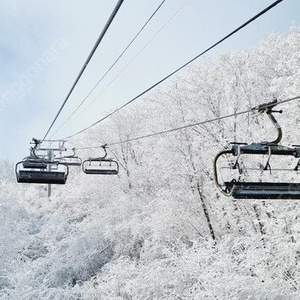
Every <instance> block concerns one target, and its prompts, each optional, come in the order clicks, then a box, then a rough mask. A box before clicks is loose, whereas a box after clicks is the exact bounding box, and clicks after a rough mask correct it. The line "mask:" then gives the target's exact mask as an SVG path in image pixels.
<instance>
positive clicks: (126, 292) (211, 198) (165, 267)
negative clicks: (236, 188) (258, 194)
mask: <svg viewBox="0 0 300 300" xmlns="http://www.w3.org/2000/svg"><path fill="white" fill-rule="evenodd" d="M299 45H300V29H299V28H297V27H292V28H291V30H290V32H289V33H288V34H285V35H284V34H272V35H270V36H269V37H268V38H267V39H266V40H264V41H262V42H261V43H259V44H257V45H255V46H254V47H253V48H251V49H248V50H247V51H243V52H240V53H224V54H222V55H219V56H218V57H217V58H214V59H208V58H204V59H200V60H198V61H197V62H196V63H193V64H192V65H190V66H188V67H187V68H186V69H185V72H184V73H182V74H181V75H177V76H176V77H172V79H170V80H168V82H167V83H165V84H163V85H161V86H160V87H158V88H156V89H154V90H153V91H151V92H150V93H148V94H147V95H146V96H144V97H143V99H141V100H139V101H137V102H135V103H134V104H132V105H130V106H128V107H126V109H123V110H121V111H119V112H118V113H117V114H115V115H113V116H112V117H111V118H110V119H108V120H106V121H105V122H103V123H101V125H100V126H98V127H94V128H93V129H92V130H90V131H87V133H86V134H84V135H83V136H80V138H78V140H73V141H72V142H73V143H74V144H76V145H77V146H78V147H87V146H94V145H103V144H104V143H108V144H109V143H117V142H120V141H124V140H128V139H132V138H135V137H138V136H142V135H147V134H151V133H155V132H160V131H163V130H166V129H172V128H176V127H181V126H184V125H188V124H192V123H197V122H201V121H204V120H208V119H213V118H218V117H220V116H223V115H227V114H233V113H236V112H239V111H243V110H247V109H250V108H252V107H254V106H257V105H259V104H262V103H266V102H270V101H272V100H274V99H275V98H276V99H278V100H285V99H289V98H292V97H296V96H300V47H299ZM278 109H282V110H283V113H282V114H280V115H276V118H277V119H278V121H279V123H280V124H281V126H282V128H283V139H282V144H283V145H287V146H290V145H293V144H298V145H299V144H300V134H299V129H300V101H299V100H296V101H292V102H289V103H286V104H282V105H280V107H279V106H278ZM274 136H276V131H275V129H274V127H273V126H272V124H271V123H270V121H269V119H268V118H267V117H266V116H265V115H261V114H257V113H248V114H244V115H240V116H239V115H237V116H235V117H233V118H228V119H224V120H218V121H216V122H211V123H207V124H203V125H199V126H194V127H190V128H186V129H183V130H178V131H174V132H170V133H167V134H161V135H157V136H153V137H151V138H144V139H140V140H136V141H132V142H126V143H119V144H116V145H114V146H110V148H108V153H109V156H110V157H113V158H114V159H116V160H117V161H118V162H119V165H120V172H119V174H118V175H117V176H96V175H86V174H84V173H83V172H82V170H81V168H80V167H73V168H72V169H71V170H70V174H69V177H68V181H67V183H66V184H65V185H53V188H52V196H51V197H50V198H49V199H47V190H46V186H45V185H29V184H17V183H16V179H15V174H14V164H15V162H8V161H5V160H1V162H0V166H1V167H0V174H1V177H0V187H1V188H0V220H1V224H0V230H1V235H0V266H1V267H0V299H26V300H27V299H74V300H75V299H126V300H130V299H174V300H175V299H176V300H177V299H178V300H179V299H201V300H202V299H253V300H254V299H277V300H279V299H300V221H299V218H300V213H299V212H298V209H300V203H299V201H297V200H276V201H274V200H273V201H272V200H249V199H248V200H234V199H232V198H231V197H225V196H224V195H222V194H221V193H220V192H219V190H218V189H217V188H216V186H215V184H214V180H213V160H214V157H215V156H216V154H217V153H218V152H219V151H221V150H223V149H226V148H227V149H228V147H229V143H230V142H233V141H238V142H247V143H252V142H260V141H266V140H267V141H268V140H273V138H274ZM101 151H102V149H101V148H99V149H87V150H81V151H78V153H77V154H78V155H79V156H81V157H85V158H86V157H90V156H101V155H102V154H103V153H102V152H101ZM20 159H21V158H20ZM298 175H299V172H295V175H294V176H295V177H296V176H298ZM293 179H294V181H295V182H299V179H298V178H293Z"/></svg>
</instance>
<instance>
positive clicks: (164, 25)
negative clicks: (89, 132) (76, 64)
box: [71, 0, 189, 124]
mask: <svg viewBox="0 0 300 300" xmlns="http://www.w3.org/2000/svg"><path fill="white" fill-rule="evenodd" d="M188 1H189V0H186V1H185V2H184V3H182V4H181V6H180V7H179V8H178V9H177V10H176V11H175V12H174V13H173V15H172V16H171V17H170V18H169V19H168V20H167V21H166V22H165V23H164V24H163V26H162V27H161V28H160V29H159V30H158V31H157V32H156V33H155V34H154V35H153V36H152V38H151V39H150V40H149V41H148V42H147V43H146V45H145V46H144V47H143V48H142V49H141V50H140V51H139V52H138V53H137V54H136V55H135V56H134V57H133V58H132V59H131V60H130V61H129V63H128V64H127V65H126V66H125V67H124V68H123V69H122V70H121V71H120V72H119V73H118V74H117V75H116V76H115V77H114V78H113V79H112V80H111V81H110V82H109V83H108V84H107V85H106V86H105V87H104V89H103V90H102V91H101V92H100V93H99V94H98V95H97V96H96V97H95V98H94V99H93V101H92V102H91V103H89V105H87V106H86V107H85V109H84V110H83V111H82V112H81V113H80V114H79V115H78V116H77V117H76V118H75V119H74V120H73V121H72V122H71V124H72V123H73V122H74V121H75V120H77V119H78V117H79V116H80V115H81V114H83V113H84V112H85V111H86V110H87V109H88V108H89V107H90V106H91V105H92V104H93V103H94V102H95V101H96V100H97V98H98V97H100V96H101V95H102V94H103V93H104V92H105V91H106V90H107V88H108V87H109V86H110V85H111V84H112V83H113V82H114V81H115V80H116V79H117V78H118V77H119V76H120V75H121V74H122V73H123V72H124V71H125V70H126V69H127V68H128V67H129V66H130V65H131V64H132V62H133V61H134V60H135V59H136V58H137V57H138V56H139V55H140V54H141V53H142V52H143V51H144V50H145V49H146V48H147V47H148V46H149V44H150V43H151V42H152V41H153V40H154V38H155V37H156V36H157V35H158V34H159V33H160V32H161V31H162V30H163V29H164V28H165V27H166V26H167V24H168V23H169V22H170V21H171V20H172V19H173V18H174V17H175V15H176V14H177V13H178V12H179V11H180V10H181V9H182V8H183V6H184V5H185V4H186V3H187V2H188Z"/></svg>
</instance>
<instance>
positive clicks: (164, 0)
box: [51, 0, 166, 137]
mask: <svg viewBox="0 0 300 300" xmlns="http://www.w3.org/2000/svg"><path fill="white" fill-rule="evenodd" d="M165 2H166V0H163V1H162V2H161V3H160V4H159V6H158V7H157V8H156V9H155V11H154V12H153V13H152V15H151V16H150V17H149V18H148V20H147V21H146V23H145V24H144V25H143V26H142V27H141V29H140V30H139V31H138V33H137V34H136V35H135V36H134V38H133V39H132V40H131V41H130V43H129V44H128V45H127V46H126V48H125V49H124V50H123V51H122V53H121V54H120V55H119V56H118V57H117V59H116V60H115V61H114V63H113V64H112V65H111V66H110V67H109V69H108V70H107V71H106V72H105V73H104V74H103V76H102V77H101V78H100V79H99V80H98V82H97V83H96V84H95V86H94V87H93V88H92V89H91V91H90V92H89V93H88V94H87V95H86V96H85V98H84V99H83V100H82V101H81V103H80V104H79V105H78V106H77V107H76V108H75V110H74V111H73V112H72V114H71V115H70V116H69V117H68V118H67V119H66V121H65V122H64V123H63V124H62V125H61V126H60V127H59V128H58V129H57V130H56V131H55V132H54V133H53V134H52V136H51V137H53V136H54V135H55V134H56V133H57V132H58V131H60V130H61V128H62V127H63V126H64V125H65V124H66V123H67V122H68V121H69V120H70V119H71V118H72V116H73V115H74V114H75V113H76V112H77V111H78V109H79V108H80V107H81V106H82V105H83V103H85V101H86V100H87V99H88V97H89V96H90V95H91V94H92V92H93V91H94V90H95V89H96V87H97V86H98V85H99V84H100V83H101V82H102V80H103V79H104V78H105V77H106V75H107V74H108V73H109V72H110V71H111V70H112V68H113V67H114V66H115V65H116V64H117V62H118V61H119V60H120V59H121V57H122V56H123V55H124V54H125V52H126V51H127V50H128V48H129V47H130V46H131V45H132V44H133V42H134V41H135V40H136V39H137V37H138V36H139V35H140V34H141V32H142V31H143V30H144V29H145V28H146V26H147V25H148V24H149V23H150V21H151V20H152V19H153V17H154V16H155V14H156V13H157V12H158V11H159V9H160V8H161V7H162V5H163V4H164V3H165ZM98 96H99V95H98ZM98 96H96V98H97V97H98ZM92 103H93V102H92Z"/></svg>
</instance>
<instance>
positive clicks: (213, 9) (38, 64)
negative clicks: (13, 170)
mask: <svg viewBox="0 0 300 300" xmlns="http://www.w3.org/2000/svg"><path fill="white" fill-rule="evenodd" d="M160 2H161V0H147V1H146V0H125V1H124V4H123V5H122V7H121V8H120V11H119V13H118V14H117V16H116V18H115V20H114V22H113V24H112V26H111V28H109V30H108V32H107V34H106V36H105V38H104V39H103V41H102V43H101V44H100V46H99V48H98V50H97V52H96V54H95V56H94V57H93V59H92V60H91V62H90V65H89V67H88V68H87V69H86V72H85V74H84V76H83V77H82V80H81V81H80V83H79V85H78V87H77V88H76V90H75V91H74V93H73V95H72V97H71V98H70V99H69V102H68V104H67V105H66V107H65V109H64V110H63V112H62V114H61V116H60V118H59V119H58V121H57V123H56V125H55V127H54V131H55V129H56V128H58V127H59V125H60V124H62V122H64V120H65V119H66V118H67V117H68V116H69V114H70V113H71V112H72V109H74V108H75V107H76V106H77V105H78V104H79V103H80V101H81V100H82V99H83V98H84V97H85V96H86V94H87V93H88V92H89V91H90V90H91V88H92V87H93V86H94V84H95V83H96V82H97V81H98V79H99V78H100V77H101V76H102V74H103V73H105V71H106V70H107V68H108V67H109V66H110V65H111V64H112V63H113V62H114V60H115V59H116V58H117V56H118V55H119V54H120V53H121V52H122V50H123V49H124V48H125V46H126V45H127V44H128V43H129V41H130V40H131V39H132V37H133V36H134V35H135V34H136V33H137V31H138V30H139V29H140V27H141V26H142V25H143V24H144V22H145V21H146V20H147V18H148V17H149V16H150V15H151V14H152V12H153V11H154V10H155V8H156V7H157V6H158V5H159V3H160ZM184 2H185V0H167V1H166V2H165V4H164V5H163V7H162V8H161V10H160V11H159V13H158V14H157V15H156V16H155V18H154V19H153V20H152V21H151V23H150V24H149V26H148V27H147V28H146V29H145V31H144V32H143V33H142V34H141V35H140V36H139V38H138V39H137V41H136V43H135V44H134V45H133V46H132V47H131V48H130V50H129V51H128V52H127V53H126V55H124V57H123V59H122V60H121V61H120V62H119V64H118V65H117V66H116V68H115V69H114V70H113V71H112V72H111V73H110V75H109V76H107V78H106V79H105V80H104V81H103V84H102V85H101V86H99V89H97V92H96V94H98V93H99V92H101V90H102V89H103V87H105V85H106V84H107V83H108V82H110V80H112V78H114V77H115V76H116V74H118V73H119V72H120V70H122V69H123V68H124V66H126V64H127V63H128V62H129V61H130V60H131V59H132V58H133V57H134V56H135V55H136V53H137V52H139V51H140V49H141V48H142V47H143V46H144V45H145V44H146V43H147V42H148V41H149V40H150V39H151V37H152V36H153V35H154V34H155V33H156V32H157V31H158V30H159V28H161V27H162V26H163V24H165V22H166V21H167V20H168V19H169V18H170V17H171V16H172V15H173V13H174V12H175V11H176V10H177V9H178V8H179V7H180V5H181V4H183V3H184ZM273 2H274V1H271V0H248V1H246V0H226V1H224V0H214V1H200V0H188V1H187V2H186V4H185V5H184V6H183V7H182V9H181V10H180V11H179V12H178V14H177V15H176V16H174V18H173V19H172V20H171V21H170V22H169V23H168V24H167V25H166V26H165V27H164V29H163V30H162V31H161V32H160V33H159V34H158V35H157V36H156V38H155V39H154V40H153V41H152V42H151V43H150V44H149V46H148V47H147V48H146V49H145V50H144V51H143V52H142V53H141V55H139V56H138V57H137V58H136V59H135V60H134V62H133V63H132V64H131V65H130V66H129V67H128V68H127V69H126V70H125V71H124V72H123V73H122V74H121V75H120V76H119V77H118V78H117V79H116V80H115V81H114V82H113V84H112V85H111V86H110V87H109V89H107V91H106V92H105V93H104V94H103V96H102V97H99V99H97V101H95V102H94V104H93V105H91V106H90V108H89V109H87V110H86V112H85V113H83V114H82V115H81V116H80V117H79V118H78V119H77V120H76V122H73V123H72V124H71V125H70V126H65V127H64V130H62V131H60V132H59V133H58V134H57V136H55V137H56V138H61V137H65V136H66V135H70V134H73V133H75V132H77V131H78V130H81V129H83V128H85V127H86V126H88V125H90V124H91V123H93V122H94V121H96V120H97V119H100V118H101V117H103V116H104V115H105V114H106V113H107V112H108V111H109V110H111V109H114V108H116V107H118V106H120V105H122V104H124V103H125V102H127V101H129V100H130V99H131V98H133V97H134V96H136V95H137V94H139V93H140V92H142V91H143V90H144V89H146V88H147V87H149V86H151V85H152V84H153V83H155V82H156V81H158V80H160V79H161V78H163V77H164V76H166V75H167V74H169V73H170V72H172V71H173V70H174V69H177V68H178V67H179V66H181V65H182V64H184V63H185V62H186V61H188V60H190V59H191V58H193V57H194V56H195V55H197V54H199V53H200V52H202V51H203V50H205V49H206V48H208V47H209V46H211V45H212V44H213V43H215V42H216V41H217V40H219V39H220V38H222V37H224V36H225V35H227V34H228V33H229V32H231V31H232V30H233V29H235V28H236V27H238V26H240V25H241V24H242V23H244V22H245V21H246V20H248V19H249V18H251V17H252V16H253V15H255V14H256V13H258V12H259V11H261V10H262V9H264V8H265V7H267V6H268V5H270V4H271V3H273ZM116 3H117V0H116V1H113V0H110V1H108V0H87V1H84V2H83V1H76V0H75V1H70V0H65V1H59V0H52V1H46V0H31V1H23V0H3V1H1V10H0V67H1V72H0V88H1V89H0V143H1V147H0V159H2V158H9V159H10V160H12V161H13V162H16V161H17V160H20V159H22V158H23V157H24V156H26V155H28V148H29V142H30V140H31V138H32V137H36V138H42V137H43V136H44V134H45V133H46V131H47V129H48V127H49V126H50V124H51V122H52V120H53V118H54V116H55V115H56V113H57V111H58V109H59V107H60V106H61V104H62V102H63V100H64V98H65V96H66V94H67V93H68V91H69V89H70V87H71V85H72V83H73V82H74V80H75V78H76V76H77V74H78V72H79V70H80V69H81V67H82V65H83V63H84V61H85V59H86V58H87V56H88V54H89V52H90V50H91V48H92V46H93V45H94V43H95V41H96V39H97V37H98V35H99V33H100V32H101V30H102V28H103V26H104V24H105V23H106V21H107V19H108V17H109V15H110V13H111V11H112V9H113V8H114V6H115V5H116ZM293 22H294V23H295V25H297V26H300V1H299V0H284V1H283V2H281V3H280V4H278V5H277V6H276V7H275V8H273V9H272V10H271V11H270V12H268V13H267V14H265V15H264V16H262V17H261V18H259V19H258V20H256V21H255V22H254V23H252V24H250V25H249V26H248V27H247V28H245V29H243V30H242V31H241V32H240V33H238V34H236V35H235V36H233V37H231V38H230V39H228V40H227V41H226V42H224V43H223V44H222V45H220V46H218V47H217V48H216V49H215V50H214V51H211V52H210V53H208V54H207V55H206V57H215V56H216V55H217V54H220V53H224V52H238V51H241V50H247V49H249V48H251V47H252V46H254V45H255V44H257V43H258V42H259V41H262V40H263V39H264V38H266V37H267V36H268V35H269V34H270V33H271V32H274V33H287V32H288V30H289V28H290V27H291V25H292V24H293ZM199 60H201V58H200V59H199ZM91 99H94V97H91ZM87 103H88V102H87ZM54 131H53V132H54ZM50 136H51V134H50ZM55 137H54V138H55Z"/></svg>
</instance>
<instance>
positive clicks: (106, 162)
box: [82, 145, 119, 175]
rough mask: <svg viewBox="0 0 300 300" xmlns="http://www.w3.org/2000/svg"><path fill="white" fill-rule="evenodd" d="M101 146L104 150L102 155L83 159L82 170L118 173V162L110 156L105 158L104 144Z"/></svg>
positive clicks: (93, 172) (101, 173)
mask: <svg viewBox="0 0 300 300" xmlns="http://www.w3.org/2000/svg"><path fill="white" fill-rule="evenodd" d="M102 148H103V150H104V152H105V154H104V156H103V157H97V158H89V159H87V160H85V161H83V163H82V170H83V172H84V173H85V174H93V175H117V174H118V173H119V164H118V163H117V162H116V161H115V160H113V159H111V158H106V156H107V151H106V145H104V146H102Z"/></svg>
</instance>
